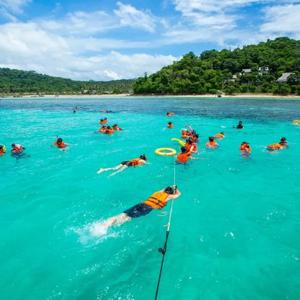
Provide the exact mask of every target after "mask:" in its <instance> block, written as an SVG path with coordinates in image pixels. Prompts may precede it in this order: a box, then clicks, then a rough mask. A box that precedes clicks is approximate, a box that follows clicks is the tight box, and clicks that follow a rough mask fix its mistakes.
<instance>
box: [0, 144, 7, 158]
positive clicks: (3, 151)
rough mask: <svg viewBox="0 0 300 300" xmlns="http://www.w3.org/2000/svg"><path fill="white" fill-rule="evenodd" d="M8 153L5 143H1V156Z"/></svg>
mask: <svg viewBox="0 0 300 300" xmlns="http://www.w3.org/2000/svg"><path fill="white" fill-rule="evenodd" d="M5 153H6V147H5V146H4V145H0V156H2V155H4V154H5Z"/></svg>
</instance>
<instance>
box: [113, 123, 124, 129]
mask: <svg viewBox="0 0 300 300" xmlns="http://www.w3.org/2000/svg"><path fill="white" fill-rule="evenodd" d="M112 129H113V130H114V131H122V130H123V129H122V128H121V127H119V126H118V124H114V125H113V126H112Z"/></svg>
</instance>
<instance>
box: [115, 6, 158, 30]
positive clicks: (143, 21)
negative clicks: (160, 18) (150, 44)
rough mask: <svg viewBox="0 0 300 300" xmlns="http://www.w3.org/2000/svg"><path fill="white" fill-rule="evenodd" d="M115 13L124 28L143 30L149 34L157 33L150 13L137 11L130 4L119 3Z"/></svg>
mask: <svg viewBox="0 0 300 300" xmlns="http://www.w3.org/2000/svg"><path fill="white" fill-rule="evenodd" d="M117 6H118V8H117V9H116V10H115V11H114V13H115V14H116V15H117V16H118V17H119V18H120V24H121V25H122V26H128V27H134V28H141V29H144V30H146V31H149V32H154V31H155V26H156V25H155V20H154V17H153V16H152V15H151V14H150V13H149V12H143V11H140V10H137V9H136V8H135V7H133V6H132V5H129V4H123V3H121V2H118V3H117Z"/></svg>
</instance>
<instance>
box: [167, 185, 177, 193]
mask: <svg viewBox="0 0 300 300" xmlns="http://www.w3.org/2000/svg"><path fill="white" fill-rule="evenodd" d="M176 191H177V186H176V185H173V186H168V187H166V188H165V189H164V192H166V193H167V194H169V195H174V194H176Z"/></svg>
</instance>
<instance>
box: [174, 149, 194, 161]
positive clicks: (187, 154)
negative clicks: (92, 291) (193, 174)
mask: <svg viewBox="0 0 300 300" xmlns="http://www.w3.org/2000/svg"><path fill="white" fill-rule="evenodd" d="M191 157H192V154H191V151H189V150H188V149H187V148H186V147H181V153H179V154H178V155H177V159H176V162H177V163H178V164H186V163H187V162H188V161H189V159H190V158H191Z"/></svg>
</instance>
